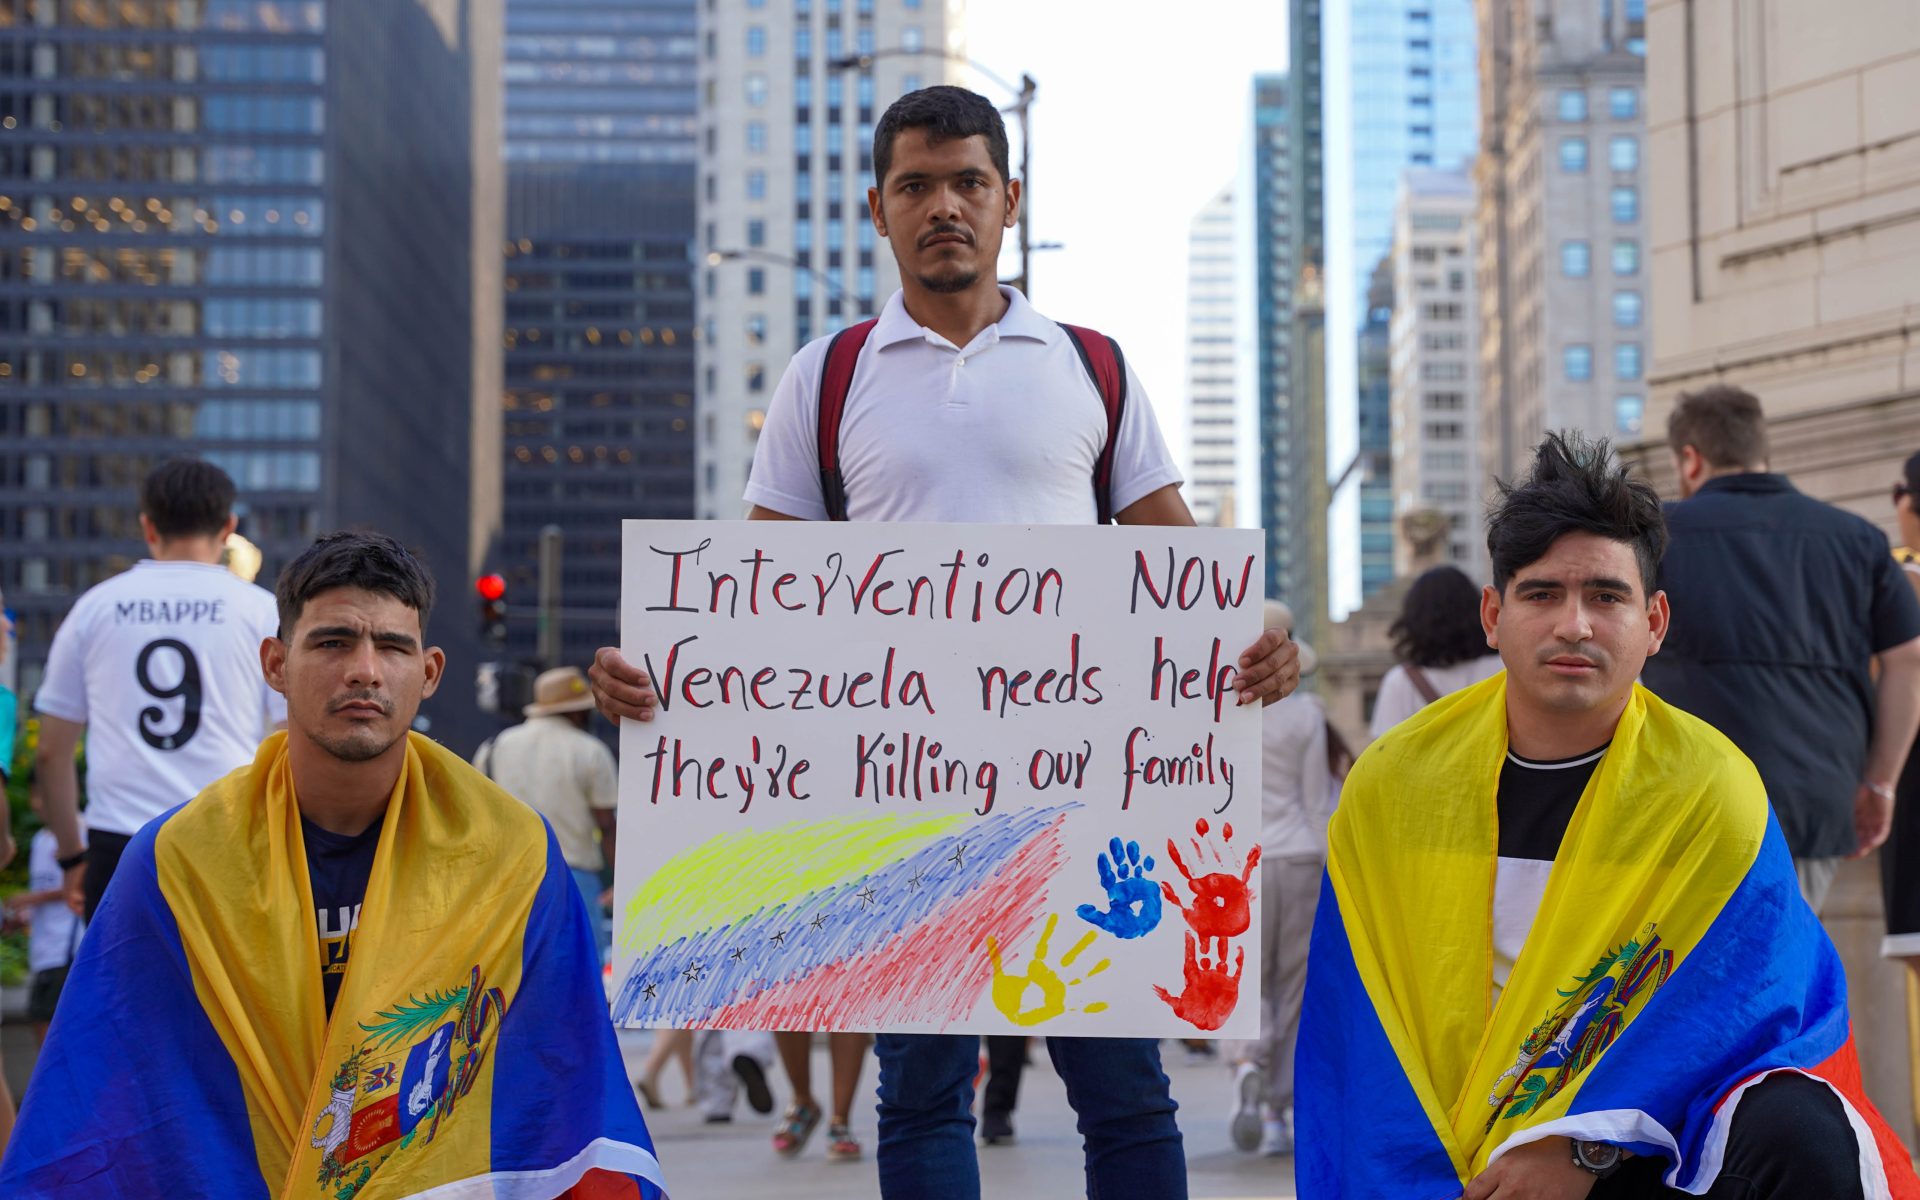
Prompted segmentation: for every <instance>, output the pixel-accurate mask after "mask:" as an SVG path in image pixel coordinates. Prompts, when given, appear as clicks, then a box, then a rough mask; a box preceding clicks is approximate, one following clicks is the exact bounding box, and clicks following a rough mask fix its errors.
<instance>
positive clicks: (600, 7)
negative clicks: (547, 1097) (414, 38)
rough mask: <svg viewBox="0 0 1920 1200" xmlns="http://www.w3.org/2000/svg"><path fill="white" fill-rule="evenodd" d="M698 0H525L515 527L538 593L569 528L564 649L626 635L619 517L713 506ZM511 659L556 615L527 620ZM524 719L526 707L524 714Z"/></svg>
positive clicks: (509, 254) (513, 116) (521, 599)
mask: <svg viewBox="0 0 1920 1200" xmlns="http://www.w3.org/2000/svg"><path fill="white" fill-rule="evenodd" d="M697 22H698V17H697V14H696V11H695V0H632V2H630V3H625V4H621V5H618V6H612V5H608V4H606V3H604V2H599V3H596V2H593V0H560V2H556V0H508V3H507V40H506V65H505V79H506V135H507V136H506V148H505V155H506V163H507V168H506V171H507V238H506V243H505V280H504V285H505V289H506V290H505V305H506V307H505V324H506V329H505V336H504V345H505V350H506V391H505V398H504V405H505V409H506V413H505V417H506V423H505V444H504V451H505V468H504V475H505V481H506V500H505V532H504V534H503V536H502V538H501V543H500V547H499V551H498V553H497V554H496V555H495V557H494V560H493V563H492V564H491V565H493V566H495V567H497V568H498V569H499V570H500V571H501V572H502V573H503V574H504V575H505V576H506V578H507V581H508V584H509V591H508V596H509V599H510V602H511V604H512V606H513V607H514V608H516V609H523V610H531V609H532V607H533V606H534V603H535V600H536V597H537V590H536V589H537V573H536V568H537V563H538V542H539V537H540V531H541V529H542V527H544V526H547V525H557V526H559V527H560V529H561V532H562V550H561V574H562V582H561V588H560V607H561V608H562V609H563V610H564V612H565V616H564V617H563V619H562V622H561V632H562V637H561V642H560V653H561V660H562V662H564V663H571V664H574V665H584V664H585V663H587V662H588V661H590V660H591V658H592V655H593V651H594V649H595V648H596V647H598V646H602V645H606V644H607V643H608V642H610V641H613V640H616V633H617V623H616V621H615V611H616V609H617V608H618V606H619V602H620V553H621V546H620V521H621V519H622V518H625V517H667V518H672V517H691V516H692V515H693V513H694V464H693V459H694V403H693V391H694V388H693V380H694V368H693V358H694V332H695V325H694V311H693V308H694V298H693V290H694V283H693V280H694V271H695V265H694V261H695V260H694V255H695V249H694V212H693V209H694V199H693V193H694V169H695V168H694V159H695V149H696V146H697V144H698V137H697V128H698V120H697V116H696V107H697V101H698V90H697V85H696V74H697V71H698V61H699V60H698V46H699V42H698V35H697V31H696V25H697ZM508 630H509V637H508V647H507V657H508V658H510V659H516V660H522V661H525V660H528V659H531V658H533V657H534V656H535V654H536V634H537V627H536V625H535V623H534V622H533V621H527V620H520V621H513V622H510V623H509V625H508ZM509 715H511V714H509Z"/></svg>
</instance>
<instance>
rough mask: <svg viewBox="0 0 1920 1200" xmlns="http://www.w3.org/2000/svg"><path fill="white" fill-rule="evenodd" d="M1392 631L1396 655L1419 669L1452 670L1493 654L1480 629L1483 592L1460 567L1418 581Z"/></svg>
mask: <svg viewBox="0 0 1920 1200" xmlns="http://www.w3.org/2000/svg"><path fill="white" fill-rule="evenodd" d="M1387 632H1388V633H1389V634H1390V635H1392V637H1393V652H1394V654H1395V655H1396V656H1397V657H1398V658H1399V659H1400V661H1401V662H1408V663H1412V664H1413V665H1414V666H1416V667H1450V666H1452V665H1453V664H1455V663H1459V662H1466V661H1468V660H1469V659H1475V658H1479V657H1480V656H1482V655H1484V654H1490V653H1492V651H1490V650H1488V649H1487V631H1486V630H1484V629H1482V628H1481V627H1480V589H1479V588H1477V587H1475V586H1474V584H1473V580H1471V579H1468V578H1467V576H1466V572H1464V571H1462V570H1460V568H1458V567H1434V568H1433V569H1432V570H1430V571H1426V572H1424V573H1422V574H1421V576H1420V577H1419V578H1418V579H1415V580H1414V581H1413V586H1411V587H1409V588H1408V589H1407V594H1406V598H1405V599H1403V600H1402V601H1401V602H1400V616H1399V618H1398V619H1397V620H1395V621H1394V623H1393V624H1392V625H1390V626H1388V628H1387Z"/></svg>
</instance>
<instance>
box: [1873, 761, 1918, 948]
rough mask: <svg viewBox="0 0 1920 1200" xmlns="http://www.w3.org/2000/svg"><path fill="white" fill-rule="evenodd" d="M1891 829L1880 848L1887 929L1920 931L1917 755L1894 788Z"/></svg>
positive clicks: (1897, 931) (1889, 931)
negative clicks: (1916, 807)
mask: <svg viewBox="0 0 1920 1200" xmlns="http://www.w3.org/2000/svg"><path fill="white" fill-rule="evenodd" d="M1894 795H1895V803H1894V806H1893V828H1892V829H1891V830H1890V831H1889V832H1888V833H1887V841H1886V844H1885V845H1884V846H1881V847H1880V894H1881V897H1882V898H1883V899H1884V900H1885V901H1886V905H1887V932H1888V933H1889V934H1893V935H1895V936H1898V935H1900V934H1903V933H1909V934H1911V933H1920V813H1916V812H1915V811H1914V806H1915V805H1920V754H1910V755H1908V756H1907V765H1906V768H1905V769H1904V770H1903V771H1901V772H1900V782H1899V784H1898V785H1896V787H1895V791H1894Z"/></svg>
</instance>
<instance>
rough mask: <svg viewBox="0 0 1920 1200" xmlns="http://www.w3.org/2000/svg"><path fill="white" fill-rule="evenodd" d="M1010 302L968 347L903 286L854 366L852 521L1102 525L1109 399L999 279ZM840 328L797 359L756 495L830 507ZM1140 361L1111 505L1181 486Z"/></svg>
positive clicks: (846, 432) (843, 469)
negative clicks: (827, 372) (914, 303)
mask: <svg viewBox="0 0 1920 1200" xmlns="http://www.w3.org/2000/svg"><path fill="white" fill-rule="evenodd" d="M1000 294H1001V295H1002V296H1005V297H1006V298H1007V302H1008V303H1007V311H1006V314H1005V315H1004V316H1002V317H1001V318H1000V320H999V321H998V322H996V323H994V324H992V325H989V326H987V327H986V328H985V329H983V330H981V331H980V332H979V334H978V335H976V336H975V337H974V339H973V340H972V341H971V342H968V343H967V344H966V345H965V346H964V347H961V346H955V345H954V344H953V343H952V342H950V341H948V340H947V339H946V338H944V337H942V336H940V335H939V334H937V333H935V332H934V331H933V330H931V329H928V328H926V327H925V326H923V325H920V324H919V323H918V322H916V321H915V320H914V319H913V318H912V317H910V316H908V315H907V307H906V302H905V300H904V299H903V294H902V293H900V292H895V293H894V294H893V295H892V296H891V297H890V298H889V299H888V300H887V303H886V307H885V308H884V309H883V310H882V311H881V313H880V320H879V323H878V324H877V325H875V326H874V330H873V333H872V335H871V336H870V337H868V339H867V344H866V345H865V346H864V347H862V349H861V351H860V359H859V362H858V364H857V365H856V367H855V369H854V374H853V387H852V390H851V391H849V392H848V394H847V405H846V410H845V413H844V415H843V416H842V419H841V422H840V475H841V479H842V481H843V482H844V483H845V485H846V491H847V517H848V519H849V520H853V521H974V522H981V523H986V524H1007V525H1091V524H1093V523H1094V520H1095V518H1096V516H1097V515H1098V511H1097V509H1096V507H1095V504H1094V494H1093V468H1094V463H1095V462H1096V461H1097V460H1098V459H1099V457H1100V451H1101V450H1102V449H1103V448H1104V447H1105V445H1106V440H1107V411H1106V406H1105V405H1104V404H1103V403H1102V402H1101V400H1100V393H1099V391H1098V390H1096V389H1095V387H1094V385H1093V380H1092V379H1091V378H1090V377H1089V376H1088V374H1087V369H1086V366H1085V365H1084V364H1083V363H1082V362H1081V361H1080V352H1079V351H1078V350H1077V349H1075V347H1074V345H1073V342H1072V340H1071V339H1070V338H1069V337H1068V336H1067V333H1066V331H1065V330H1063V329H1061V328H1060V327H1059V326H1058V325H1056V324H1054V323H1053V322H1052V321H1050V320H1048V319H1047V318H1045V317H1043V316H1041V315H1040V314H1039V313H1038V312H1036V311H1035V310H1034V308H1033V306H1032V305H1030V304H1028V303H1027V300H1026V297H1024V296H1022V295H1021V294H1020V293H1019V292H1017V291H1015V290H1014V289H1012V288H1008V287H1003V288H1001V289H1000ZM831 340H832V338H831V337H823V338H818V339H815V340H814V341H812V342H809V343H808V344H807V345H806V346H804V347H802V348H801V350H800V353H798V354H796V355H794V356H793V361H792V362H790V363H789V364H788V365H787V371H786V374H785V375H783V376H781V378H780V386H779V387H778V388H776V389H775V390H774V394H773V401H772V403H771V404H770V405H769V406H768V408H767V421H766V425H765V426H764V427H763V428H762V429H761V431H760V444H759V446H758V447H757V448H756V449H755V450H754V455H753V473H752V475H751V477H750V478H749V479H748V481H747V491H746V499H747V503H749V504H756V505H759V506H760V507H762V508H767V509H771V510H773V511H774V512H778V513H782V514H784V515H786V516H789V517H800V518H803V519H806V520H812V521H824V520H826V518H827V509H826V504H825V502H824V501H823V500H822V498H821V495H820V454H819V443H818V440H817V437H818V433H817V431H818V427H819V414H820V393H819V389H820V369H821V366H822V365H823V364H824V362H825V360H826V354H827V344H828V343H829V342H830V341H831ZM1180 481H1181V480H1180V472H1179V470H1178V468H1176V467H1175V466H1174V463H1173V457H1172V455H1170V454H1169V453H1168V452H1167V445H1166V441H1165V439H1163V438H1162V437H1161V436H1160V426H1159V424H1158V423H1157V422H1156V421H1155V420H1154V419H1153V406H1152V405H1151V404H1150V403H1149V402H1148V400H1147V393H1146V389H1145V388H1143V387H1141V386H1140V380H1139V379H1138V378H1136V377H1135V375H1134V373H1133V368H1132V367H1131V366H1129V367H1128V368H1127V400H1126V405H1125V408H1124V409H1123V411H1122V412H1121V416H1120V435H1119V437H1118V438H1117V439H1116V440H1115V445H1114V461H1113V511H1114V512H1119V511H1121V510H1122V509H1124V508H1126V507H1127V506H1128V505H1130V504H1132V503H1133V502H1134V501H1136V500H1139V499H1140V498H1141V497H1143V496H1146V495H1148V494H1149V493H1152V492H1155V491H1158V490H1159V489H1161V488H1163V487H1165V486H1167V485H1168V484H1170V483H1172V484H1177V483H1179V482H1180Z"/></svg>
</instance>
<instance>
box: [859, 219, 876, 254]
mask: <svg viewBox="0 0 1920 1200" xmlns="http://www.w3.org/2000/svg"><path fill="white" fill-rule="evenodd" d="M855 228H857V229H858V230H859V231H860V232H859V234H858V237H857V239H856V244H857V245H858V246H859V247H860V249H862V250H872V249H873V236H874V235H873V222H872V221H861V222H860V223H859V224H858V225H857V226H856V227H855Z"/></svg>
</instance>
